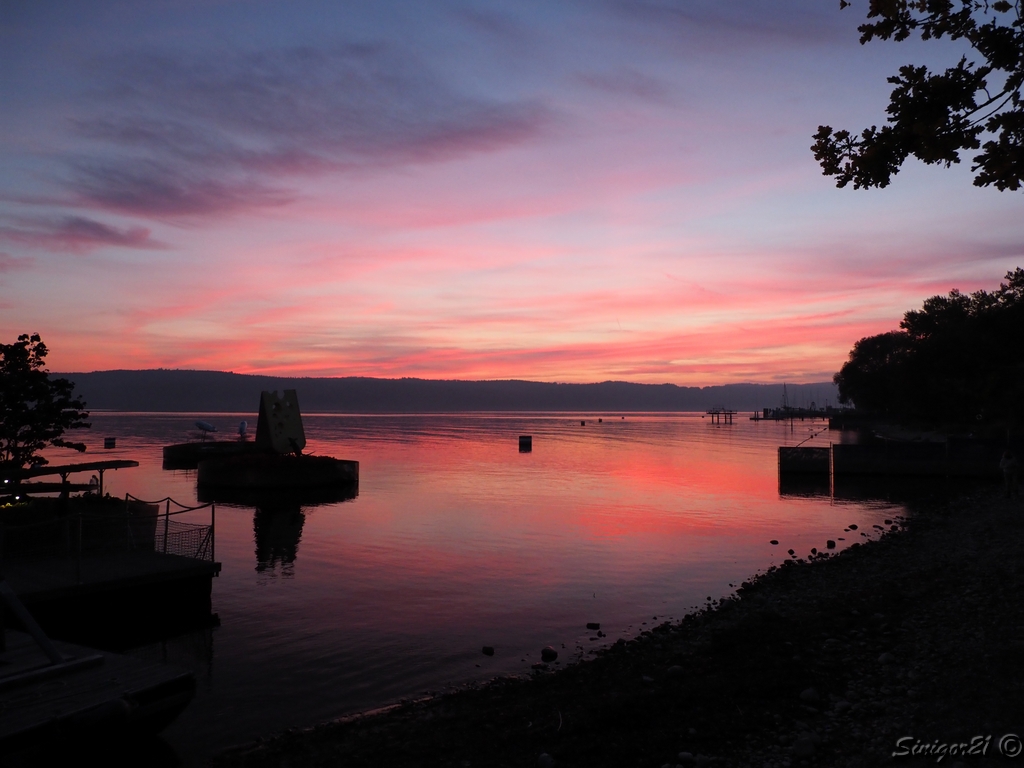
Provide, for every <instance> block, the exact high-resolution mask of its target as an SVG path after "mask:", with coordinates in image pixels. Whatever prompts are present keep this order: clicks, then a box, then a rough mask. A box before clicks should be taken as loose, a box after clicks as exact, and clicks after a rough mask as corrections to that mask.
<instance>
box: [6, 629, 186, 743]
mask: <svg viewBox="0 0 1024 768" xmlns="http://www.w3.org/2000/svg"><path fill="white" fill-rule="evenodd" d="M4 635H5V640H6V643H5V646H6V647H5V648H4V650H2V651H0V669H2V670H3V672H2V674H0V712H2V713H3V716H2V717H0V753H3V754H5V755H11V754H15V753H17V752H18V751H19V750H23V749H26V748H32V749H39V748H45V747H46V746H47V745H50V746H55V745H57V744H59V743H64V744H67V743H68V742H69V740H74V739H80V738H82V737H86V736H88V737H96V736H104V737H110V738H118V737H122V736H127V735H129V734H137V733H158V732H159V731H161V730H162V729H163V728H164V727H165V726H166V725H168V724H169V723H170V722H171V721H172V720H174V718H175V717H177V715H178V714H179V713H180V712H181V710H182V709H184V708H185V706H186V705H187V704H188V703H189V702H190V701H191V700H192V697H193V696H194V695H195V688H196V681H195V675H194V674H193V673H192V672H188V671H185V670H180V669H176V668H173V667H168V666H165V665H163V664H155V663H152V662H147V661H142V660H140V659H134V658H130V657H128V656H121V655H119V654H115V653H107V652H105V651H97V650H94V649H91V648H84V647H82V646H79V645H72V644H70V643H62V642H59V641H53V642H52V643H51V644H50V651H51V652H54V651H55V652H56V654H55V655H56V658H50V655H49V654H48V653H47V652H46V651H45V650H44V649H43V648H42V647H40V645H39V644H38V643H37V642H36V641H34V640H33V638H32V637H31V636H30V635H29V634H26V633H24V632H13V631H10V630H8V631H6V632H5V633H4Z"/></svg>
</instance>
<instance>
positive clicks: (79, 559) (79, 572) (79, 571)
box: [75, 507, 82, 585]
mask: <svg viewBox="0 0 1024 768" xmlns="http://www.w3.org/2000/svg"><path fill="white" fill-rule="evenodd" d="M76 561H77V562H76V565H75V571H76V575H77V577H78V583H79V585H81V583H82V509H81V507H79V509H78V557H77V558H76Z"/></svg>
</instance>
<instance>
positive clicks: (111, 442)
mask: <svg viewBox="0 0 1024 768" xmlns="http://www.w3.org/2000/svg"><path fill="white" fill-rule="evenodd" d="M103 447H104V448H117V438H116V437H104V438H103Z"/></svg>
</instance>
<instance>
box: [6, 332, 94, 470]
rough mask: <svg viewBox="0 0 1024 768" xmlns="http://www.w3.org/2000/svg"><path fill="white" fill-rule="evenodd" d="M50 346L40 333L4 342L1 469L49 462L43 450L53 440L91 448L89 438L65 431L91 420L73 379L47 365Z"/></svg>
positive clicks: (61, 444)
mask: <svg viewBox="0 0 1024 768" xmlns="http://www.w3.org/2000/svg"><path fill="white" fill-rule="evenodd" d="M48 351H49V350H47V348H46V345H45V344H44V343H43V342H42V340H41V339H40V338H39V334H32V335H31V336H29V335H28V334H22V335H21V336H19V337H18V340H17V341H16V342H15V343H13V344H0V469H22V468H24V467H26V466H28V465H29V464H46V463H47V461H46V459H45V458H43V457H42V456H41V455H40V454H39V451H41V450H42V449H43V448H45V447H46V446H48V445H52V446H58V447H61V448H73V449H74V450H76V451H84V450H85V444H84V443H74V442H70V441H68V440H65V439H64V437H63V435H64V433H65V432H66V431H67V430H70V429H81V428H83V427H88V426H89V424H88V423H86V421H85V420H86V419H87V418H89V414H88V413H86V412H85V410H84V409H85V403H84V402H82V400H81V399H80V398H77V397H74V396H73V393H74V388H75V385H74V384H72V383H71V382H70V381H68V380H67V379H51V378H50V375H49V374H48V373H47V372H46V369H45V367H44V365H45V363H44V358H45V357H46V355H47V353H48Z"/></svg>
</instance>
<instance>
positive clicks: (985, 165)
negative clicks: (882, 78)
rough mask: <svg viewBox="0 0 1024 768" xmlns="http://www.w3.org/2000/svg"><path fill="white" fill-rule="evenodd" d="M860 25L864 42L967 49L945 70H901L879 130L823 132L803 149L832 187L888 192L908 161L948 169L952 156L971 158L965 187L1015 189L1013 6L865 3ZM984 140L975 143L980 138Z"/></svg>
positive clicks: (1017, 103) (1017, 108)
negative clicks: (912, 41)
mask: <svg viewBox="0 0 1024 768" xmlns="http://www.w3.org/2000/svg"><path fill="white" fill-rule="evenodd" d="M848 5H850V3H849V2H848V1H847V0H840V8H845V7H846V6H848ZM867 17H868V19H869V20H871V19H874V20H875V21H870V22H869V23H866V24H862V25H861V26H860V27H858V29H859V31H860V33H861V37H860V42H861V44H862V45H863V44H864V43H867V42H868V41H870V40H873V39H875V38H880V39H882V40H890V39H891V40H895V41H897V42H899V41H902V40H906V39H907V38H909V37H911V36H914V35H920V37H921V39H922V40H940V39H943V38H946V39H949V40H954V41H963V42H966V43H967V44H968V45H969V46H970V47H971V49H972V50H973V52H974V53H975V54H977V56H978V57H979V60H980V61H981V63H980V64H979V63H977V62H975V61H968V60H967V57H966V56H963V57H961V59H960V60H959V61H958V62H957V63H956V65H954V66H952V67H949V68H948V69H946V70H945V71H944V72H941V73H935V72H931V71H929V69H928V68H927V67H925V66H914V65H907V66H904V67H900V71H899V74H898V75H894V76H893V77H890V78H888V81H889V82H890V83H892V84H893V85H895V86H896V88H895V89H894V90H893V92H892V94H891V95H890V97H889V106H888V108H887V109H886V112H888V114H889V116H888V118H887V120H888V123H889V124H888V125H885V126H882V127H881V128H878V127H876V126H874V125H873V126H871V127H870V128H867V129H865V130H863V131H862V132H861V133H860V135H859V136H857V135H854V134H853V133H851V132H850V131H847V130H839V131H833V129H832V126H829V125H822V126H819V127H818V132H817V133H816V134H815V135H814V145H813V146H812V147H811V150H812V151H813V152H814V158H815V159H816V160H817V161H818V162H819V163H820V164H821V168H822V170H823V172H824V173H825V175H826V176H835V177H836V186H838V187H845V186H846V185H847V184H849V183H851V182H852V183H853V187H854V189H860V188H867V187H887V186H888V185H889V183H890V181H891V180H892V177H893V176H894V175H895V174H896V173H898V172H899V169H900V167H901V166H902V165H903V162H904V161H905V160H906V159H907V157H909V156H911V155H913V156H914V157H916V158H918V159H919V160H922V161H923V162H925V163H929V164H935V163H941V164H943V165H945V166H946V167H947V168H948V167H949V166H950V165H952V164H953V163H959V162H960V152H961V150H976V149H979V148H980V149H981V152H980V153H979V154H977V155H975V156H974V158H973V161H974V165H973V166H972V167H971V170H972V171H974V172H975V176H974V184H975V185H976V186H979V187H986V186H989V185H992V184H994V185H995V186H996V187H997V188H998V189H1000V190H1007V189H1009V190H1018V189H1020V188H1021V184H1022V183H1024V101H1022V99H1021V86H1022V84H1024V18H1022V14H1021V3H1020V0H1018V1H1017V2H1014V3H1010V2H1007V1H1006V0H998V2H991V3H990V2H988V1H987V0H983V1H982V2H979V1H978V0H870V3H869V9H868V16H867ZM984 138H987V139H988V140H987V141H985V143H984V144H982V139H984Z"/></svg>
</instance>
